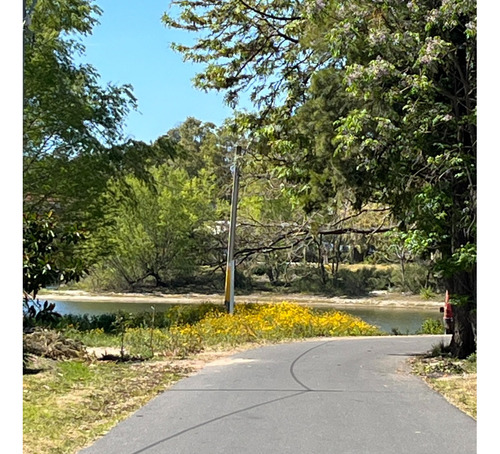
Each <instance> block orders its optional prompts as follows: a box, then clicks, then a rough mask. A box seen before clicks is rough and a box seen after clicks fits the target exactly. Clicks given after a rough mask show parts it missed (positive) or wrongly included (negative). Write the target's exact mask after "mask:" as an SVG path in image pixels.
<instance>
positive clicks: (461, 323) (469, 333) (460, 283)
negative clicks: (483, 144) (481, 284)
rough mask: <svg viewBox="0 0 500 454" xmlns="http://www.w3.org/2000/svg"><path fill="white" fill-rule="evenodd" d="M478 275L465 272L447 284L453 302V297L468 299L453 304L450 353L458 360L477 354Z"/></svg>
mask: <svg viewBox="0 0 500 454" xmlns="http://www.w3.org/2000/svg"><path fill="white" fill-rule="evenodd" d="M475 284H476V274H475V271H473V272H469V273H466V272H463V273H460V274H458V275H456V276H454V277H453V278H452V279H450V280H449V281H448V282H447V288H448V289H449V291H450V295H451V300H452V303H453V297H454V296H455V297H458V296H460V297H464V298H467V301H466V302H460V303H458V304H457V303H455V304H453V305H452V306H453V321H454V328H453V335H452V338H451V342H450V352H451V354H452V355H453V356H456V357H457V358H462V359H463V358H466V357H467V356H469V355H470V354H472V353H475V352H476V348H477V344H476V341H477V339H476V326H477V320H476V285H475Z"/></svg>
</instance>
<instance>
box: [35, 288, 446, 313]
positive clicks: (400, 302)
mask: <svg viewBox="0 0 500 454" xmlns="http://www.w3.org/2000/svg"><path fill="white" fill-rule="evenodd" d="M38 298H39V299H44V300H45V299H46V300H55V301H75V302H96V303H97V302H103V303H148V304H156V303H158V304H201V303H206V302H209V303H220V304H222V303H223V301H224V295H223V294H216V293H212V294H203V293H186V294H170V293H161V292H152V293H113V292H107V293H92V292H87V291H83V290H45V291H43V292H40V293H39V295H38ZM281 301H289V302H292V303H297V304H303V305H308V306H318V307H328V306H332V307H333V306H351V307H353V306H356V307H394V308H429V309H432V308H439V307H440V306H442V305H443V302H442V301H443V299H442V298H440V297H439V296H436V297H434V298H433V299H424V298H422V297H421V296H420V295H406V294H402V293H389V292H383V291H379V292H372V293H370V294H369V295H368V296H365V297H329V296H322V295H306V294H302V293H290V294H288V293H271V292H259V293H251V294H248V295H236V296H235V302H236V304H238V303H277V302H281Z"/></svg>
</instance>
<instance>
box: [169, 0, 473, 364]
mask: <svg viewBox="0 0 500 454" xmlns="http://www.w3.org/2000/svg"><path fill="white" fill-rule="evenodd" d="M179 3H180V6H181V8H182V10H181V14H180V15H179V19H176V20H174V19H173V18H171V17H169V16H166V18H165V20H166V22H167V24H169V25H171V26H175V27H180V28H184V29H186V30H192V31H196V32H202V33H203V34H202V36H201V37H200V38H199V39H198V40H197V41H196V43H195V44H194V45H193V46H190V47H188V46H177V47H176V48H177V49H178V50H179V51H181V52H182V53H183V54H184V56H185V57H186V58H187V59H191V60H193V61H198V62H204V63H206V67H205V69H204V71H202V72H201V73H200V74H199V75H198V77H197V79H196V83H197V85H198V86H200V87H202V88H208V89H210V88H212V89H218V90H226V91H227V100H228V102H236V94H237V92H238V91H239V90H241V89H243V87H244V86H245V85H248V86H249V87H250V90H251V99H252V100H254V101H255V103H256V106H257V107H262V106H264V108H261V111H260V112H259V113H256V114H250V115H247V116H246V117H243V118H244V124H245V125H246V126H247V127H250V128H252V129H253V130H254V136H255V137H256V138H257V139H258V140H260V143H259V151H260V152H261V153H263V154H265V156H266V158H268V159H269V161H270V162H271V163H272V164H273V165H274V166H275V168H277V169H278V170H277V172H278V173H279V174H280V175H281V177H282V178H286V179H287V180H288V181H290V182H293V183H294V184H295V187H296V188H297V190H298V193H299V194H300V195H301V197H302V200H303V203H304V206H305V207H306V209H307V210H314V209H316V208H318V207H324V206H329V205H335V204H336V203H337V202H335V200H338V199H339V195H341V196H342V197H343V198H345V197H347V200H349V201H350V202H351V203H352V206H353V207H354V208H356V209H360V208H361V207H363V206H364V205H365V204H367V203H375V204H380V205H382V206H387V207H389V208H390V209H391V213H392V215H393V217H394V219H395V220H396V221H398V222H399V230H400V231H401V232H404V233H406V234H407V236H406V237H407V240H406V241H407V244H408V246H409V247H411V248H412V250H413V251H415V252H418V253H419V254H421V255H424V256H425V255H429V254H431V253H436V252H439V254H440V259H439V260H436V268H435V271H436V272H439V273H440V275H441V277H442V278H443V279H444V282H445V285H446V288H447V289H448V290H449V291H450V293H452V294H454V295H455V296H456V300H455V301H456V303H457V304H456V305H455V317H456V323H455V332H454V334H453V338H452V343H451V347H452V351H453V353H455V354H456V355H457V356H460V357H464V356H467V355H468V354H470V353H472V352H473V351H475V307H476V280H475V266H476V253H475V250H476V178H475V172H476V167H475V166H476V118H475V114H476V68H477V63H476V10H475V7H476V5H475V2H474V1H472V0H448V1H442V0H412V1H410V2H400V1H397V0H385V1H373V0H355V1H353V2H343V1H336V0H332V1H329V2H322V1H313V0H311V1H301V2H299V1H286V0H285V1H282V0H274V1H271V2H266V8H264V7H263V5H262V4H261V2H258V1H255V0H254V1H250V0H247V1H242V0H232V1H228V2H225V3H224V7H222V8H219V7H218V6H219V2H212V1H209V0H203V1H200V2H197V3H196V6H197V7H198V9H196V8H195V9H190V6H191V5H190V3H189V2H179ZM216 3H217V4H216Z"/></svg>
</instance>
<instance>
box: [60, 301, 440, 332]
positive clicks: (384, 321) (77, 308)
mask: <svg viewBox="0 0 500 454" xmlns="http://www.w3.org/2000/svg"><path fill="white" fill-rule="evenodd" d="M53 302H54V303H55V304H56V311H57V312H59V313H60V314H62V315H64V314H74V315H83V314H88V315H100V314H108V313H113V312H118V311H119V310H122V311H125V312H131V313H137V312H144V311H148V312H149V311H151V306H153V305H154V307H155V311H156V312H162V311H165V310H167V309H169V308H170V307H172V306H173V305H174V304H170V303H155V304H152V303H137V302H130V303H110V302H97V301H96V302H89V301H86V302H81V301H55V300H53ZM331 309H337V310H340V311H343V312H347V313H348V314H351V315H355V316H357V317H359V318H361V319H362V320H364V321H365V322H367V323H369V324H371V325H375V326H378V327H379V328H380V329H382V330H383V331H386V332H388V333H391V332H392V330H393V329H396V330H398V332H400V333H402V334H415V333H416V332H417V331H418V330H419V329H420V328H421V326H422V323H423V322H424V321H425V320H427V319H429V318H432V319H436V320H441V319H442V314H441V313H440V312H439V308H436V309H429V308H414V307H412V308H394V307H379V306H377V307H366V306H364V307H352V306H332V307H331ZM325 310H328V309H325Z"/></svg>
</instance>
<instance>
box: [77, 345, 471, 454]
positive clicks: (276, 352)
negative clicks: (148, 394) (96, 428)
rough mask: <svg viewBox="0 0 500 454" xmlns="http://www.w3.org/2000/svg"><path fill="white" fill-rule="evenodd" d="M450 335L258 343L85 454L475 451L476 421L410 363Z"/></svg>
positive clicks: (175, 390) (182, 386)
mask: <svg viewBox="0 0 500 454" xmlns="http://www.w3.org/2000/svg"><path fill="white" fill-rule="evenodd" d="M441 340H444V341H445V342H446V341H448V340H449V337H445V336H387V337H365V338H333V339H332V338H328V339H323V340H314V341H305V342H294V343H289V344H278V345H272V346H266V347H261V348H256V349H253V350H249V351H246V352H243V353H239V354H236V355H234V356H232V357H230V358H226V359H225V360H221V361H216V362H214V363H211V364H209V365H207V366H205V368H204V369H202V370H201V371H200V372H198V373H197V374H195V375H193V376H191V377H188V378H185V379H183V380H181V381H179V382H178V383H177V384H176V385H174V386H173V387H172V388H171V389H169V390H168V391H166V392H164V393H162V394H161V395H159V396H157V397H156V398H155V399H153V400H152V401H150V402H149V403H148V404H147V405H145V406H144V407H142V408H141V409H140V410H138V411H137V412H136V413H134V414H133V415H132V416H131V417H129V418H128V419H126V420H125V421H123V422H121V423H120V424H118V425H117V426H116V427H114V428H113V429H112V430H111V431H110V432H109V433H108V434H107V435H106V436H104V437H103V438H101V439H99V440H98V441H97V442H96V443H94V444H93V445H92V446H90V447H89V448H86V449H84V450H82V451H80V453H81V454H96V453H99V454H115V453H116V454H140V453H147V454H158V453H161V454H226V453H227V454H229V453H231V454H246V453H248V454H250V453H252V454H267V453H269V454H271V453H272V454H285V453H293V454H309V453H310V454H351V453H352V454H364V453H366V454H391V453H394V454H402V453H404V454H432V453H439V454H473V453H475V452H476V421H475V420H474V419H473V418H470V417H469V416H467V415H466V414H464V413H463V412H461V411H460V410H458V409H456V408H455V407H454V406H452V405H450V404H449V403H448V402H447V401H446V400H445V399H444V398H443V397H442V396H441V395H439V394H438V393H436V392H434V391H432V390H431V389H430V388H429V387H428V386H427V385H426V384H425V383H424V382H423V381H422V380H421V379H420V378H418V377H415V376H413V375H411V374H410V373H409V368H408V364H407V361H406V360H407V359H408V358H409V357H410V356H413V355H415V354H419V353H423V352H426V351H428V350H429V349H431V348H432V346H433V345H436V344H438V343H439V342H440V341H441Z"/></svg>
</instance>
